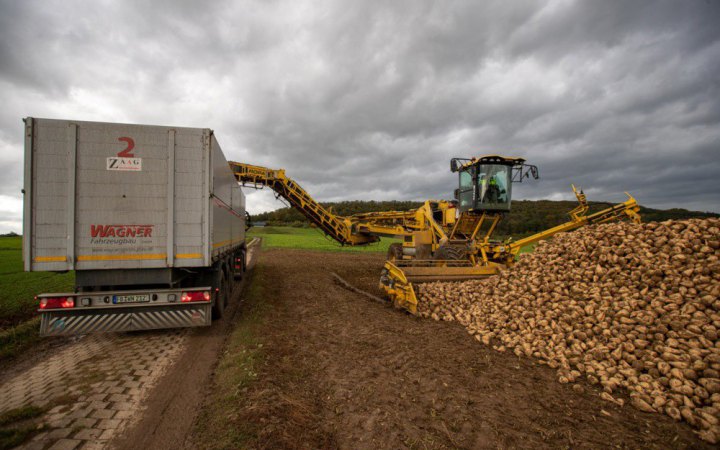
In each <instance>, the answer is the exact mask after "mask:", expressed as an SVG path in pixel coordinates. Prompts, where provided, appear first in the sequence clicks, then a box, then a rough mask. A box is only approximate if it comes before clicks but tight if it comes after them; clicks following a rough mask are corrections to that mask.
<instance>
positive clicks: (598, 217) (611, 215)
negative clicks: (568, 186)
mask: <svg viewBox="0 0 720 450" xmlns="http://www.w3.org/2000/svg"><path fill="white" fill-rule="evenodd" d="M572 188H573V192H574V193H575V196H576V197H577V199H578V203H579V204H578V206H577V207H576V208H575V209H573V210H572V211H570V213H569V214H570V220H569V221H568V222H565V223H563V224H561V225H558V226H556V227H553V228H550V229H547V230H545V231H541V232H540V233H537V234H533V235H532V236H528V237H526V238H523V239H519V240H517V241H515V242H512V243H510V244H509V246H508V247H509V249H508V250H509V254H510V259H511V260H512V261H514V259H515V256H517V255H518V253H520V249H522V248H523V247H525V246H527V245H530V244H534V243H535V242H538V241H541V240H543V239H547V238H549V237H551V236H553V235H555V234H557V233H562V232H566V231H572V230H575V229H578V228H580V227H583V226H585V225H593V224H601V223H606V222H613V221H616V220H621V219H623V218H630V219H631V220H632V221H633V222H635V223H640V221H641V219H640V214H638V212H639V211H640V206H639V205H638V204H637V201H636V200H635V198H633V196H632V195H630V194H628V193H627V192H626V193H625V195H627V196H628V199H627V200H626V201H624V202H623V203H619V204H617V205H614V206H611V207H610V208H607V209H604V210H602V211H599V212H596V213H594V214H590V215H589V216H587V215H585V214H586V213H587V211H588V209H589V206H588V204H587V199H586V197H585V194H584V193H583V192H582V191H580V192H578V191H577V189H575V186H573V187H572ZM510 259H509V260H508V262H509V263H511V261H510Z"/></svg>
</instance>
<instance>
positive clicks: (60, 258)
mask: <svg viewBox="0 0 720 450" xmlns="http://www.w3.org/2000/svg"><path fill="white" fill-rule="evenodd" d="M33 261H35V262H64V261H67V256H36V257H35V258H33Z"/></svg>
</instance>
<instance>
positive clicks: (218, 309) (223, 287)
mask: <svg viewBox="0 0 720 450" xmlns="http://www.w3.org/2000/svg"><path fill="white" fill-rule="evenodd" d="M214 279H215V282H214V283H213V287H214V288H217V289H218V290H217V291H215V303H214V304H213V307H212V313H213V319H214V320H220V319H222V317H223V314H225V304H226V303H227V283H226V282H225V277H224V276H223V271H222V270H218V271H217V272H215V275H214Z"/></svg>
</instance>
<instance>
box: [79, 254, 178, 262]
mask: <svg viewBox="0 0 720 450" xmlns="http://www.w3.org/2000/svg"><path fill="white" fill-rule="evenodd" d="M165 258H167V255H166V254H165V253H139V254H128V255H81V256H78V257H77V260H78V261H123V260H132V259H165Z"/></svg>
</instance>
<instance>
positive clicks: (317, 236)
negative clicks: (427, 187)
mask: <svg viewBox="0 0 720 450" xmlns="http://www.w3.org/2000/svg"><path fill="white" fill-rule="evenodd" d="M248 237H261V238H262V239H263V244H262V245H263V248H299V249H307V250H323V251H331V252H380V253H387V250H388V247H389V246H390V244H392V243H393V242H401V241H400V240H399V239H392V238H382V239H381V241H380V242H378V243H374V244H370V245H364V246H359V247H343V246H341V245H340V244H338V243H337V242H335V241H333V240H332V239H330V238H329V237H325V235H323V233H322V231H320V230H318V229H317V228H294V227H254V228H251V229H250V231H248Z"/></svg>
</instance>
